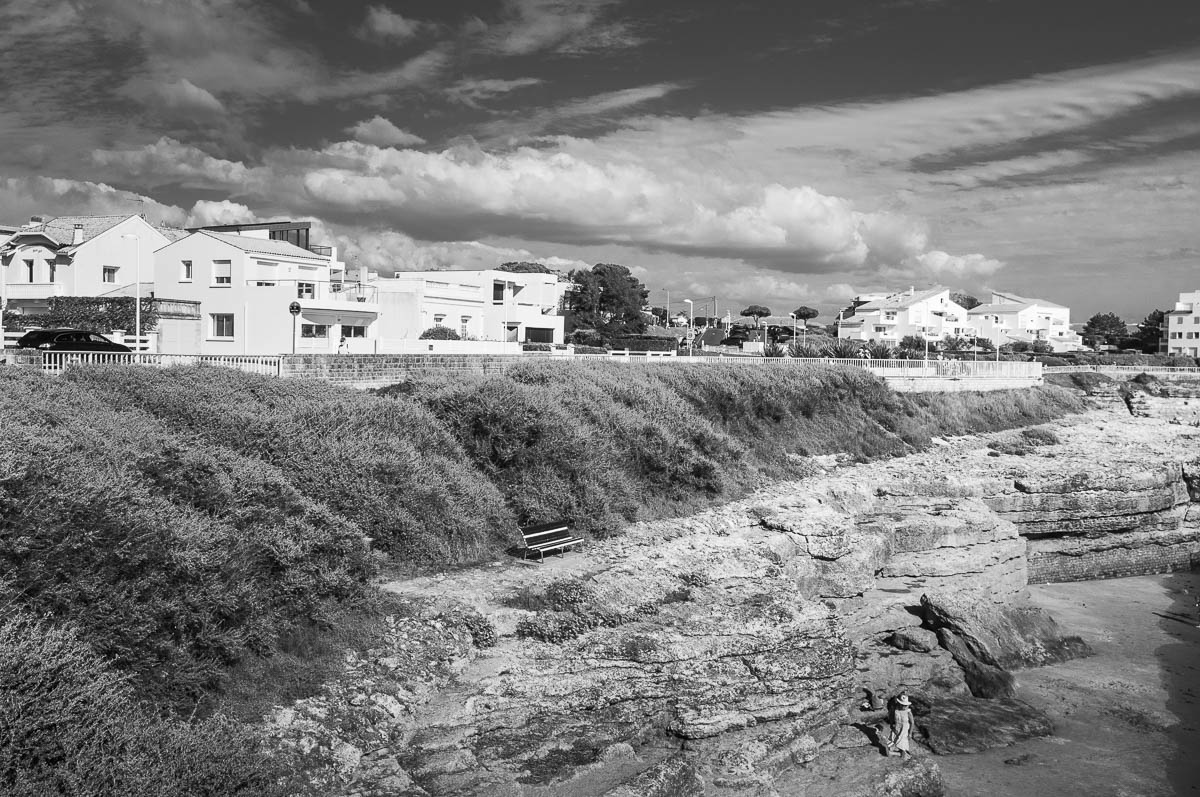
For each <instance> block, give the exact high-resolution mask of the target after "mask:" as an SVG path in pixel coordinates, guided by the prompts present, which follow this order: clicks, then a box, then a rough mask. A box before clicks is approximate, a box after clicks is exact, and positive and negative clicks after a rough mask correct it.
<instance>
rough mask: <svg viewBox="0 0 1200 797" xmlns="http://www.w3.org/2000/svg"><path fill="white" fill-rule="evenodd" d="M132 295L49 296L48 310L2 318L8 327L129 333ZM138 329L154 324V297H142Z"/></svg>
mask: <svg viewBox="0 0 1200 797" xmlns="http://www.w3.org/2000/svg"><path fill="white" fill-rule="evenodd" d="M135 304H136V302H135V299H134V297H132V296H52V297H51V298H50V309H49V312H46V313H38V314H36V315H16V314H11V313H10V314H8V315H6V316H5V318H4V321H5V323H6V324H7V326H8V328H10V329H35V328H36V329H46V328H50V327H74V328H80V329H90V330H96V331H100V332H112V331H113V330H114V329H123V330H126V331H127V332H129V333H130V334H133V330H134V327H135V326H136V324H135V323H134V322H135V321H136V320H137V314H136V312H135ZM141 305H142V318H141V321H142V332H152V331H154V329H156V328H157V327H158V308H157V305H156V303H155V301H154V299H152V298H150V297H148V296H144V297H142V300H141Z"/></svg>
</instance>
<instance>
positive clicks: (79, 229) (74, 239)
mask: <svg viewBox="0 0 1200 797" xmlns="http://www.w3.org/2000/svg"><path fill="white" fill-rule="evenodd" d="M81 243H83V225H82V224H76V225H75V234H74V235H72V236H71V245H72V246H78V245H79V244H81Z"/></svg>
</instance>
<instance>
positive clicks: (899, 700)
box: [896, 695, 912, 706]
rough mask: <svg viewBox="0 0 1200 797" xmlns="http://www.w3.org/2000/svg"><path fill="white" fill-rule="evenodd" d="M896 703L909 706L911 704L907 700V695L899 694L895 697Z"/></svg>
mask: <svg viewBox="0 0 1200 797" xmlns="http://www.w3.org/2000/svg"><path fill="white" fill-rule="evenodd" d="M896 705H898V706H911V705H912V703H910V702H909V700H908V695H900V697H898V698H896Z"/></svg>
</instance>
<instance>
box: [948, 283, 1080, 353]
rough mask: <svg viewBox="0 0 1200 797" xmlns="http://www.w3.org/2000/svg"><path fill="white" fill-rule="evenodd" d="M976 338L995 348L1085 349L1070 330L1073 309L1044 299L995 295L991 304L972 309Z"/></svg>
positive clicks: (1009, 294) (994, 292)
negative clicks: (1033, 345) (1028, 345)
mask: <svg viewBox="0 0 1200 797" xmlns="http://www.w3.org/2000/svg"><path fill="white" fill-rule="evenodd" d="M970 321H971V326H972V327H974V328H975V330H976V332H975V334H976V336H977V337H980V338H987V339H988V340H990V341H991V342H992V343H993V344H995V345H996V346H998V347H999V346H1003V345H1006V344H1010V343H1036V342H1039V341H1040V342H1043V343H1048V344H1050V347H1051V349H1052V350H1053V351H1056V352H1057V351H1076V350H1078V349H1081V348H1083V338H1081V337H1080V336H1079V334H1078V333H1077V332H1075V331H1074V330H1072V329H1071V309H1070V308H1069V307H1063V306H1062V305H1060V304H1055V303H1054V302H1048V301H1046V300H1044V299H1027V298H1025V297H1023V296H1017V295H1016V294H1013V293H1000V292H999V291H993V292H992V300H991V302H989V303H988V304H981V305H979V306H977V307H973V308H971V311H970Z"/></svg>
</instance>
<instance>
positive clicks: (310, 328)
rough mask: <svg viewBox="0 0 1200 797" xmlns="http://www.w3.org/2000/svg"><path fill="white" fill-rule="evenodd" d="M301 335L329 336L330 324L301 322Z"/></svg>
mask: <svg viewBox="0 0 1200 797" xmlns="http://www.w3.org/2000/svg"><path fill="white" fill-rule="evenodd" d="M300 337H302V338H327V337H329V325H328V324H301V325H300Z"/></svg>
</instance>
